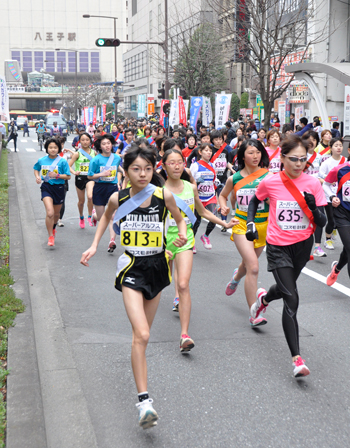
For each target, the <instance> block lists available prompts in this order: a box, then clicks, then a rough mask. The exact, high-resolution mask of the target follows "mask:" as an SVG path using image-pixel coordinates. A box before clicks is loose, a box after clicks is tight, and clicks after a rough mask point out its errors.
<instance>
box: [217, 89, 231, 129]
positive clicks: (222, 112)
mask: <svg viewBox="0 0 350 448" xmlns="http://www.w3.org/2000/svg"><path fill="white" fill-rule="evenodd" d="M231 96H232V94H231V93H219V94H217V95H216V96H215V128H216V129H221V128H222V127H223V126H224V125H225V123H226V121H227V120H228V116H229V113H230V106H231Z"/></svg>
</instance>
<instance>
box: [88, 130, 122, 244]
mask: <svg viewBox="0 0 350 448" xmlns="http://www.w3.org/2000/svg"><path fill="white" fill-rule="evenodd" d="M114 144H115V139H114V137H113V136H112V135H111V134H106V135H103V136H101V137H98V138H97V140H96V141H95V150H96V152H98V154H97V155H96V156H95V157H94V158H93V159H92V160H91V162H90V164H89V171H88V179H89V180H93V181H94V187H93V191H92V203H93V205H94V208H93V210H92V216H91V219H92V222H93V225H95V226H96V221H100V219H101V218H102V215H103V213H104V211H105V207H106V205H107V203H108V200H109V198H110V196H111V195H112V194H113V193H115V192H116V191H118V177H117V171H120V172H123V170H122V169H121V168H120V166H119V165H120V161H121V158H120V157H119V156H118V154H113V153H112V149H113V145H114ZM109 234H110V242H109V245H108V249H107V251H108V252H109V253H112V252H113V251H114V249H115V248H116V247H117V246H116V244H115V233H114V230H113V222H112V221H111V222H110V225H109Z"/></svg>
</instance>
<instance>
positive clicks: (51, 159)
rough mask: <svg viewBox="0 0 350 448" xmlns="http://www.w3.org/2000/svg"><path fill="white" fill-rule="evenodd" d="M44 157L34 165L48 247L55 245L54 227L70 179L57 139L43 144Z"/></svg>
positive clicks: (66, 163) (48, 140) (50, 139)
mask: <svg viewBox="0 0 350 448" xmlns="http://www.w3.org/2000/svg"><path fill="white" fill-rule="evenodd" d="M44 146H45V151H46V153H47V155H46V156H44V157H41V158H40V159H39V160H38V161H37V162H36V164H35V165H34V176H35V180H36V183H37V184H39V185H41V187H40V189H41V200H42V201H43V203H44V206H45V210H46V218H45V224H46V229H47V233H48V234H49V239H48V243H47V245H48V246H54V245H55V236H56V225H57V221H58V220H59V218H60V210H61V207H62V204H63V202H64V198H65V194H66V191H65V188H64V184H65V181H66V180H69V179H70V178H71V176H70V171H69V165H68V162H67V160H65V159H64V158H63V157H60V156H59V153H60V152H61V143H60V142H59V140H58V139H57V138H48V139H47V140H46V142H45V145H44Z"/></svg>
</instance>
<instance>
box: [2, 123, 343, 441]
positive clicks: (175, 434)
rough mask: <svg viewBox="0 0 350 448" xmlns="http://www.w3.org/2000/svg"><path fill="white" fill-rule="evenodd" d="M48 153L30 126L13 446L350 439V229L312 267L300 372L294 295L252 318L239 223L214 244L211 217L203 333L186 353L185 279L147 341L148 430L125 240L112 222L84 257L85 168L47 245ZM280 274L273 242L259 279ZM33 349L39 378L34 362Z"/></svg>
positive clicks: (196, 275) (18, 262)
mask: <svg viewBox="0 0 350 448" xmlns="http://www.w3.org/2000/svg"><path fill="white" fill-rule="evenodd" d="M31 133H32V134H33V131H31ZM21 140H27V141H23V142H22V141H21ZM69 140H70V141H71V140H72V137H70V138H69ZM12 147H13V145H12V143H10V148H12ZM42 155H43V153H39V152H38V151H37V144H36V143H35V142H33V138H26V139H24V138H19V152H18V154H14V153H11V154H10V155H9V162H10V171H9V175H10V184H11V187H10V190H11V191H12V193H11V194H12V195H13V198H14V199H13V202H12V204H11V207H12V222H13V227H12V230H11V232H12V234H11V250H12V253H13V255H12V258H11V268H12V270H13V273H14V275H15V277H16V280H17V286H16V287H17V290H18V291H19V294H20V295H21V297H23V299H24V300H25V302H26V303H27V311H26V313H25V315H22V316H19V317H18V319H17V325H16V327H15V328H14V329H12V330H11V332H10V349H9V367H10V369H11V375H10V377H9V392H8V407H9V423H8V447H10V448H13V447H21V448H23V446H26V447H27V448H29V447H32V446H33V447H35V448H38V447H39V446H49V447H64V448H67V447H74V448H77V447H84V448H87V447H89V446H94V447H95V446H97V447H99V448H112V447H113V448H114V447H116V448H119V447H130V448H134V447H135V448H136V447H140V446H142V447H167V448H172V447H176V448H178V447H181V448H182V447H186V448H197V447H198V448H199V447H239V448H240V447H264V448H266V447H272V448H277V447H305V446H308V447H312V448H313V447H315V448H316V447H317V448H323V447H324V448H329V447H332V448H338V447H339V448H340V447H344V448H345V447H348V446H349V437H350V429H349V417H350V392H349V379H348V378H349V370H350V355H349V353H350V352H349V348H350V329H349V325H348V322H349V318H350V280H349V278H348V275H347V272H346V269H344V270H343V272H342V273H341V274H340V275H339V285H342V286H340V289H341V291H340V290H337V289H334V288H329V287H327V286H326V285H325V284H324V283H322V279H323V277H325V276H326V275H327V274H328V273H329V270H330V265H331V262H332V261H333V260H336V259H337V258H338V256H339V253H340V249H341V244H340V242H339V241H338V242H337V243H336V249H335V250H334V251H332V252H330V251H328V252H327V254H328V257H327V258H322V259H317V260H314V261H310V262H309V263H308V266H307V267H308V269H309V270H310V272H308V274H309V275H306V274H304V273H303V274H301V276H300V279H299V284H298V288H299V294H300V308H299V312H298V319H299V326H300V345H301V354H302V356H303V358H304V359H305V360H306V362H307V365H308V367H309V368H310V370H311V374H310V376H308V377H307V378H305V379H299V380H296V379H294V378H293V376H292V363H291V358H290V354H289V351H288V347H287V344H286V341H285V338H284V335H283V331H282V326H281V312H282V303H281V302H279V301H277V302H273V303H272V304H271V305H270V306H269V308H268V309H267V312H266V315H265V317H266V318H267V320H268V324H267V325H265V326H264V327H261V328H260V329H252V328H251V327H250V325H249V321H248V318H249V314H248V308H247V304H246V301H245V296H244V288H243V284H241V285H240V286H239V288H238V290H237V292H236V294H235V295H233V296H231V297H227V296H226V295H225V292H224V291H225V285H226V283H227V281H228V280H229V279H230V277H231V274H232V271H233V269H234V268H235V267H237V266H238V263H239V260H240V257H239V255H238V253H237V251H236V249H235V246H234V244H233V243H232V242H231V241H230V239H229V237H230V235H229V234H228V233H226V234H222V233H220V230H219V229H215V230H214V232H213V233H212V237H211V242H212V245H213V248H212V250H205V249H204V248H203V246H202V243H201V242H200V240H199V236H200V235H201V233H203V232H204V227H205V225H206V224H205V223H203V222H202V224H201V227H200V229H199V231H198V236H197V244H196V247H197V255H195V257H194V267H193V272H192V277H191V293H192V304H193V306H192V319H191V325H190V331H189V334H190V336H191V337H192V338H193V339H194V341H195V344H196V346H195V348H194V349H193V350H192V351H191V352H190V353H189V354H186V355H182V354H180V351H179V347H178V346H179V337H180V326H179V317H178V314H177V313H174V312H172V310H171V308H172V300H173V297H174V289H173V286H172V285H171V286H170V287H168V288H167V289H166V290H165V291H164V292H163V294H162V299H161V302H160V305H159V309H158V313H157V315H156V318H155V322H154V325H153V328H152V332H151V342H150V344H149V347H148V350H147V360H148V372H149V386H148V391H149V393H150V396H151V397H152V398H153V399H154V407H155V409H156V410H157V412H158V414H159V416H160V420H159V423H158V426H157V427H155V428H152V429H150V430H147V431H143V430H142V429H141V428H139V427H138V425H137V410H136V408H135V403H136V401H137V392H136V388H135V384H134V379H133V376H132V371H131V365H130V344H131V328H130V324H129V321H128V319H127V316H126V313H125V310H124V306H123V302H122V297H121V293H119V292H118V291H116V290H115V289H114V278H115V271H116V264H117V258H118V256H119V255H120V254H121V253H122V251H121V249H120V246H119V245H118V247H117V250H116V251H115V253H114V254H112V255H111V254H108V253H107V245H108V235H107V234H105V235H104V237H103V239H102V241H101V244H100V246H99V250H98V252H97V254H96V256H95V257H94V258H93V259H92V260H91V263H90V267H89V268H86V267H84V266H82V265H80V264H79V260H80V256H81V253H82V252H83V251H84V250H85V249H87V248H88V247H89V245H90V243H91V242H92V239H93V235H94V231H95V229H94V228H92V227H88V226H87V227H86V228H85V229H84V230H82V229H80V228H79V219H78V218H79V217H78V210H77V205H76V203H77V197H76V192H75V187H74V180H73V179H72V180H71V181H70V191H69V192H68V194H67V198H66V212H65V216H64V218H63V221H64V224H65V226H64V227H63V228H58V231H57V237H56V246H55V248H54V249H50V248H48V247H47V232H46V228H45V210H44V206H43V204H42V203H41V201H40V189H39V186H38V185H37V184H36V183H35V179H34V175H33V169H32V167H33V165H34V163H35V162H36V161H37V159H38V158H39V157H40V156H42ZM16 196H18V200H19V208H18V207H17V205H16V201H15V197H16ZM16 217H17V218H16ZM21 235H22V236H23V247H22V246H21V244H20V243H18V241H20V238H21ZM314 273H316V274H318V275H319V276H321V277H319V279H315V278H313V277H312V276H314V275H315V274H314ZM322 276H323V277H322ZM272 283H273V277H272V275H271V274H270V273H268V272H267V269H266V257H265V253H263V254H262V256H261V262H260V275H259V286H262V287H265V288H268V287H269V286H270V285H271V284H272ZM25 285H28V289H26V286H25ZM26 328H27V329H28V333H26ZM26 344H27V345H26ZM28 354H31V357H30V360H31V361H28V362H32V366H31V369H30V374H29V375H30V376H29V378H30V379H31V380H30V381H29V380H28V376H27V374H28V372H24V371H23V370H26V368H28V364H24V359H25V358H26V356H28ZM28 394H29V395H28ZM30 394H31V395H30ZM29 396H30V397H32V400H35V406H34V408H35V409H33V406H32V407H31V406H30V405H31V403H30V400H29V399H28V397H29ZM28 401H29V403H28ZM23 441H25V444H23V443H24V442H23Z"/></svg>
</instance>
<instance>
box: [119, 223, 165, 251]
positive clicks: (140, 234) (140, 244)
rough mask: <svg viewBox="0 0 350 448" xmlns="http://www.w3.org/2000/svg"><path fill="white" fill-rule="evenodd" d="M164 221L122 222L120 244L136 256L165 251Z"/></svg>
mask: <svg viewBox="0 0 350 448" xmlns="http://www.w3.org/2000/svg"><path fill="white" fill-rule="evenodd" d="M163 232H164V225H163V223H162V222H145V221H124V222H123V223H121V224H120V244H121V245H122V246H124V247H125V249H126V250H127V251H128V252H130V253H131V254H132V255H134V256H135V257H146V256H149V255H155V254H160V253H161V252H163Z"/></svg>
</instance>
